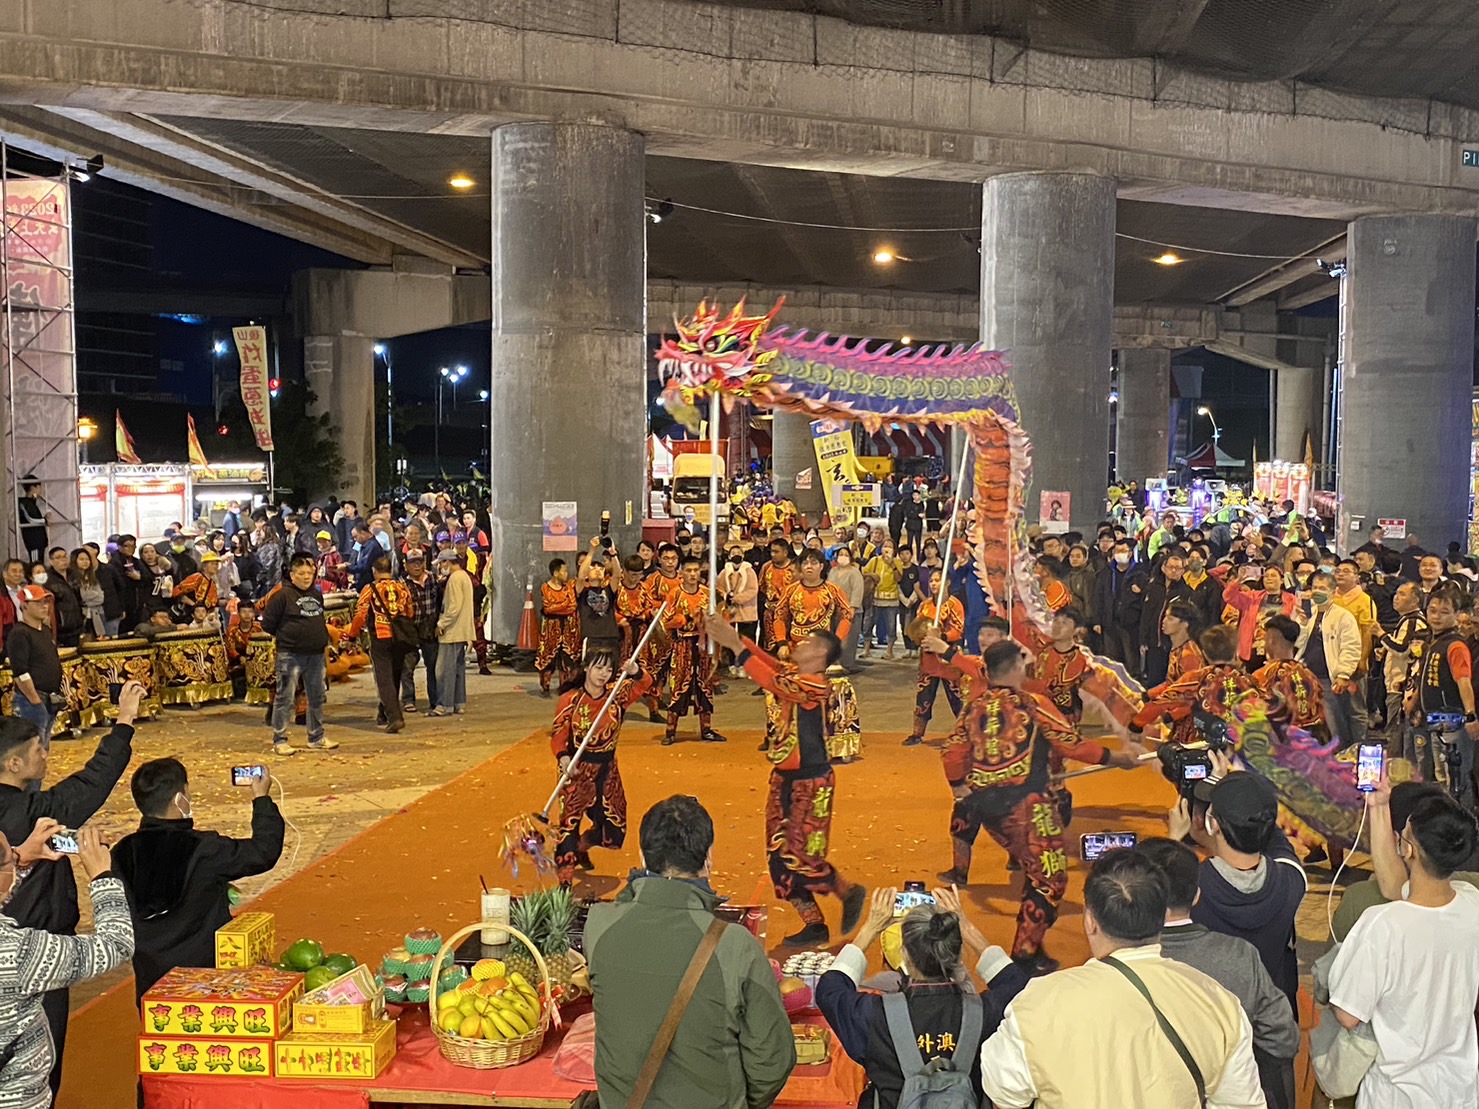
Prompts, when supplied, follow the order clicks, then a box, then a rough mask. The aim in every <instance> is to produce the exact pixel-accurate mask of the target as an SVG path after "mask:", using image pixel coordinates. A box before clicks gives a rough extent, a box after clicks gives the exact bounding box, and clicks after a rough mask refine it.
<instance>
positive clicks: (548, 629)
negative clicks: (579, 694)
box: [534, 558, 580, 697]
mask: <svg viewBox="0 0 1479 1109" xmlns="http://www.w3.org/2000/svg"><path fill="white" fill-rule="evenodd" d="M575 599H576V598H575V583H574V582H572V581H571V580H570V568H569V567H568V566H566V565H565V560H564V559H563V558H552V559H550V562H549V581H547V582H545V583H544V584H542V585H541V586H540V587H539V602H540V611H539V650H538V651H536V652H535V654H534V668H535V669H536V670H538V671H539V693H540V696H542V697H548V696H549V679H550V674H551V673H553V671H554V669H555V667H556V666H558V667H559V668H560V681H561V682H565V681H568V680H569V678H570V675H571V674H572V673H574V671H575V668H576V667H577V666H579V665H580V618H579V617H578V616H576V615H575Z"/></svg>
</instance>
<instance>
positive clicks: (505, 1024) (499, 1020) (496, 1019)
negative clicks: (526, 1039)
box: [484, 1009, 524, 1040]
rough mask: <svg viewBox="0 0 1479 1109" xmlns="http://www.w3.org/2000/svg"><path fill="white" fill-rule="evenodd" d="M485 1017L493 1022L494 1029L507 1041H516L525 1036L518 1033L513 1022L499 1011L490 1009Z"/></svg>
mask: <svg viewBox="0 0 1479 1109" xmlns="http://www.w3.org/2000/svg"><path fill="white" fill-rule="evenodd" d="M484 1016H485V1017H486V1018H487V1019H488V1020H491V1021H492V1022H493V1027H494V1028H496V1029H498V1032H499V1034H500V1035H501V1036H503V1038H504V1039H505V1040H515V1039H518V1038H519V1037H520V1036H522V1035H523V1034H524V1033H522V1032H519V1031H517V1030H516V1029H515V1028H514V1026H513V1024H512V1022H510V1021H509V1020H507V1019H506V1016H507V1014H505V1013H501V1012H499V1011H498V1010H497V1009H489V1010H488V1011H487V1013H485V1014H484Z"/></svg>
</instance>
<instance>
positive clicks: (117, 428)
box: [113, 408, 141, 466]
mask: <svg viewBox="0 0 1479 1109" xmlns="http://www.w3.org/2000/svg"><path fill="white" fill-rule="evenodd" d="M113 423H114V432H113V448H114V451H115V453H117V455H118V461H119V462H128V463H131V464H132V465H134V466H137V465H138V464H139V462H140V461H141V460H140V458H139V453H138V451H136V450H134V437H133V436H132V435H130V434H129V433H128V428H126V427H124V426H123V417H122V416H121V415H120V414H119V412H118V409H116V408H115V409H113Z"/></svg>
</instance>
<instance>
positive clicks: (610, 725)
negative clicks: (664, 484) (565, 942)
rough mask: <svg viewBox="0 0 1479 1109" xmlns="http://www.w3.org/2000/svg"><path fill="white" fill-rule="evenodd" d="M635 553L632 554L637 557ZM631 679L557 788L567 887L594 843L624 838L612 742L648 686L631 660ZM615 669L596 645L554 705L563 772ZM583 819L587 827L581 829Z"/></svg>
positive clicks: (559, 866)
mask: <svg viewBox="0 0 1479 1109" xmlns="http://www.w3.org/2000/svg"><path fill="white" fill-rule="evenodd" d="M633 557H636V556H635V555H634V556H633ZM623 669H624V670H625V672H626V674H627V675H628V676H629V677H631V678H633V679H634V680H633V681H629V682H627V683H625V684H624V685H623V686H622V687H621V692H620V693H618V694H617V695H616V700H614V701H613V702H612V703H611V707H610V708H609V709H607V710H606V712H605V714H604V715H603V716H602V717H601V723H600V726H599V727H598V728H597V729H596V732H595V734H594V735H593V736H591V741H590V743H589V745H587V747H586V749H585V753H584V754H583V755H581V756H580V762H579V763H577V764H576V767H575V772H574V773H573V774H572V775H571V776H570V780H569V781H568V782H566V783H565V788H564V789H562V790H561V791H560V820H559V823H558V825H557V829H558V834H559V843H558V845H557V846H556V847H555V867H556V871H557V873H558V875H559V879H560V884H561V885H566V886H568V885H569V884H570V882H571V881H572V879H573V878H574V877H575V868H576V867H579V868H580V869H581V870H593V869H594V867H593V866H592V865H591V856H590V849H591V848H592V847H608V848H618V847H620V846H621V845H622V844H623V843H624V842H625V841H626V831H627V798H626V791H625V790H624V789H623V788H622V784H621V771H620V769H618V767H617V765H616V741H617V737H618V736H619V735H620V734H621V725H622V721H623V720H624V719H625V718H626V712H627V709H629V708H631V707H632V706H633V705H634V704H636V703H637V702H638V701H640V700H641V699H642V698H643V696H644V695H645V694H646V693H647V690H648V689H649V688H650V686H651V685H652V679H651V678H650V677H648V675H646V674H645V673H643V672H642V669H641V667H639V666H638V665H637V663H636V662H635V660H633V659H628V660H627V661H626V663H625V665H624V667H623ZM615 673H616V653H615V652H614V651H612V650H611V649H610V648H605V647H595V648H592V649H591V650H590V651H588V652H586V657H585V672H584V673H583V674H582V675H581V676H580V684H579V685H577V686H576V687H575V688H574V689H571V690H569V691H567V692H566V693H564V694H563V695H562V696H561V697H560V704H559V707H558V708H556V709H555V722H554V726H553V727H552V728H551V730H550V749H551V750H552V751H553V752H554V753H555V761H556V762H557V763H558V764H559V768H560V771H561V773H563V772H564V770H565V767H566V765H567V764H568V763H569V761H570V759H571V758H573V757H574V755H575V749H576V748H577V747H579V746H580V741H581V740H583V739H584V738H585V734H586V732H588V731H590V727H591V724H592V723H593V722H594V721H595V719H596V713H597V712H599V711H600V709H601V706H602V705H603V704H605V702H606V696H607V694H608V693H609V692H610V689H609V686H610V684H611V679H612V677H613V676H614V675H615ZM582 817H589V818H590V822H591V826H590V828H589V829H587V830H586V831H585V832H584V833H582V832H581V831H580V822H581V818H582Z"/></svg>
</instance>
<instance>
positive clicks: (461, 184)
mask: <svg viewBox="0 0 1479 1109" xmlns="http://www.w3.org/2000/svg"><path fill="white" fill-rule="evenodd" d="M447 184H449V185H451V186H452V187H453V188H454V189H470V188H472V187H473V186H474V185H476V184H477V182H476V181H474V180H473V179H472V178H471V177H469V176H468V175H467V174H465V173H454V174H453V175H452V176H451V177H449V178H447Z"/></svg>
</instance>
